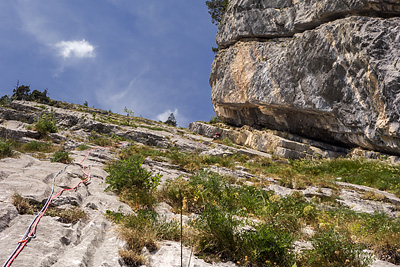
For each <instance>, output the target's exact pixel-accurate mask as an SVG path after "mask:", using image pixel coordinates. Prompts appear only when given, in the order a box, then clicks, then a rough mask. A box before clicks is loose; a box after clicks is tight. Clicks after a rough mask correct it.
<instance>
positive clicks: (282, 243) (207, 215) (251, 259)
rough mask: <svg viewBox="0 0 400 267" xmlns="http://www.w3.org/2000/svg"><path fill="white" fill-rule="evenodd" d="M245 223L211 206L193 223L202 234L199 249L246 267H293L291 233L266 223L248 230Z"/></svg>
mask: <svg viewBox="0 0 400 267" xmlns="http://www.w3.org/2000/svg"><path fill="white" fill-rule="evenodd" d="M245 222H246V221H245V220H244V219H239V218H238V217H236V216H234V214H233V213H230V212H228V211H227V210H226V209H221V208H218V207H216V206H214V205H207V208H206V210H205V211H204V212H203V213H202V214H201V216H200V217H199V219H197V220H196V221H195V222H194V223H193V226H194V227H195V228H196V230H197V231H198V233H199V234H198V236H197V249H199V250H200V252H201V253H204V254H206V255H207V254H208V255H210V254H212V255H219V256H220V257H221V258H223V259H227V260H233V261H235V262H239V263H240V265H243V266H267V267H272V266H282V267H285V266H286V267H292V265H293V263H294V256H293V255H292V254H291V253H290V249H291V248H292V245H293V237H292V236H291V234H290V233H289V232H287V231H282V230H280V229H279V228H276V227H274V226H272V225H270V224H264V223H262V224H254V223H250V226H247V227H246V225H245Z"/></svg>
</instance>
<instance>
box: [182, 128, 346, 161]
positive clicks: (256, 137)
mask: <svg viewBox="0 0 400 267" xmlns="http://www.w3.org/2000/svg"><path fill="white" fill-rule="evenodd" d="M189 130H191V131H193V132H196V133H199V134H203V135H206V136H209V137H211V136H213V135H214V134H215V133H219V134H221V138H229V139H230V140H234V142H235V143H236V144H238V145H242V146H247V147H251V148H253V149H255V150H256V151H260V152H259V154H260V156H262V157H268V156H267V155H266V154H265V153H264V154H262V152H266V153H270V152H272V153H273V154H275V155H278V156H281V157H283V158H291V159H298V158H338V157H341V156H345V155H346V153H347V152H348V151H347V149H345V148H343V147H337V146H332V145H329V144H326V143H321V142H317V141H314V140H310V139H306V138H302V137H300V136H296V135H292V134H288V133H282V132H277V131H275V132H274V131H258V130H256V129H252V128H250V127H248V126H243V127H241V128H238V129H235V128H234V127H231V129H223V128H218V127H216V126H212V125H208V124H205V123H201V122H192V123H190V124H189Z"/></svg>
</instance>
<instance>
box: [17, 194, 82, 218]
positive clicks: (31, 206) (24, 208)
mask: <svg viewBox="0 0 400 267" xmlns="http://www.w3.org/2000/svg"><path fill="white" fill-rule="evenodd" d="M12 204H13V205H14V206H15V207H16V209H17V211H18V213H19V214H35V213H37V212H39V211H40V210H41V209H42V208H43V204H42V203H39V202H36V201H32V200H29V199H26V198H23V197H22V196H21V195H19V194H14V195H13V197H12ZM44 215H45V216H51V217H59V221H60V222H63V223H72V224H74V223H77V222H78V221H80V220H83V219H86V218H87V214H86V213H85V212H84V211H83V210H81V209H80V208H78V207H72V208H69V209H58V208H56V207H52V206H50V207H49V208H48V209H47V211H46V213H45V214H44Z"/></svg>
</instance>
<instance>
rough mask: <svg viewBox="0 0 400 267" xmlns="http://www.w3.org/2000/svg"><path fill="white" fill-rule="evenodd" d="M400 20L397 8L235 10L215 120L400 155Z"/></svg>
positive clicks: (223, 36)
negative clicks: (217, 118)
mask: <svg viewBox="0 0 400 267" xmlns="http://www.w3.org/2000/svg"><path fill="white" fill-rule="evenodd" d="M399 15H400V4H399V2H398V1H394V0H392V1H383V0H382V1H380V0H371V1H368V0H365V1H361V0H359V1H358V0H343V1H339V0H334V1H331V0H329V1H328V0H327V1H317V0H308V1H291V0H290V1H261V2H260V1H252V0H234V1H230V4H229V6H228V9H227V11H226V13H225V15H224V18H223V20H222V21H221V23H220V26H219V32H218V34H217V41H218V43H219V45H220V48H221V49H220V52H219V53H218V54H217V55H216V57H215V60H214V63H213V66H212V71H211V76H210V84H211V86H212V97H211V98H212V102H213V105H214V110H215V112H216V114H217V116H218V117H219V118H220V119H221V120H223V121H224V122H227V123H229V124H232V125H236V126H242V125H249V126H254V127H258V128H264V127H266V128H269V129H274V130H279V131H283V132H289V133H292V134H297V135H300V136H304V137H307V138H310V139H314V140H317V141H322V142H324V143H328V144H332V145H336V146H341V147H345V148H352V147H362V148H364V149H369V150H375V151H380V152H384V153H389V154H393V155H400V152H399V151H400V124H399V122H398V119H399V116H400V105H399V103H400V63H399V61H400V58H399V55H400V41H399V40H400V35H399V29H400V17H399ZM222 48H223V49H222Z"/></svg>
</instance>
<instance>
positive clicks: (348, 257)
mask: <svg viewBox="0 0 400 267" xmlns="http://www.w3.org/2000/svg"><path fill="white" fill-rule="evenodd" d="M312 245H313V249H312V250H307V251H306V252H305V253H304V255H303V258H302V260H301V263H300V265H299V266H307V267H320V266H324V267H325V266H326V267H337V266H348V267H350V266H351V267H367V266H369V265H370V264H371V263H372V256H371V255H370V254H369V253H366V252H364V251H363V250H364V249H365V247H364V246H361V245H359V244H356V243H354V242H353V241H352V240H351V239H350V238H349V237H347V236H345V235H343V234H340V233H338V232H335V231H334V230H330V231H327V232H320V233H318V234H317V236H316V237H315V238H314V239H313V240H312Z"/></svg>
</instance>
